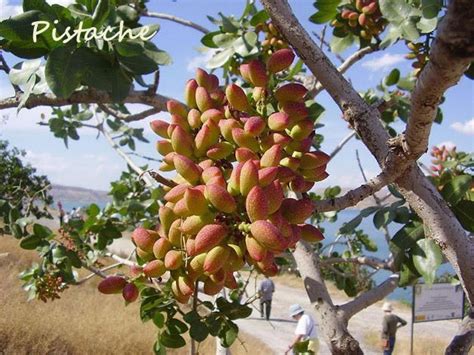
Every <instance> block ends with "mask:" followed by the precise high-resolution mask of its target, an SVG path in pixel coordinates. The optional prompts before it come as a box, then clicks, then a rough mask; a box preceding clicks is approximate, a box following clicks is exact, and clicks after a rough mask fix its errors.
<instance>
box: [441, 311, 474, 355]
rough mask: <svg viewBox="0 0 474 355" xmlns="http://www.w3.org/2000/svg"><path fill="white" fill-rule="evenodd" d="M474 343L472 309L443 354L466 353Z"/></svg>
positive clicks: (459, 354)
mask: <svg viewBox="0 0 474 355" xmlns="http://www.w3.org/2000/svg"><path fill="white" fill-rule="evenodd" d="M473 345H474V311H473V310H471V312H470V313H469V315H468V316H467V317H466V318H464V320H463V322H462V323H461V326H460V327H459V331H458V334H457V335H456V336H455V337H454V338H453V340H452V341H451V344H449V346H448V348H447V349H446V352H445V353H444V354H445V355H468V354H469V351H470V350H471V348H472V346H473Z"/></svg>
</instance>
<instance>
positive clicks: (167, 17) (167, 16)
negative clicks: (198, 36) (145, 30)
mask: <svg viewBox="0 0 474 355" xmlns="http://www.w3.org/2000/svg"><path fill="white" fill-rule="evenodd" d="M141 15H142V16H145V17H154V18H159V19H162V20H168V21H172V22H176V23H179V24H180V25H183V26H187V27H191V28H194V29H195V30H198V31H200V32H202V33H204V34H206V33H208V32H209V30H208V29H207V28H205V27H203V26H201V25H198V24H197V23H194V22H192V21H189V20H186V19H184V18H180V17H177V16H174V15H170V14H165V13H161V12H152V11H143V12H142V13H141Z"/></svg>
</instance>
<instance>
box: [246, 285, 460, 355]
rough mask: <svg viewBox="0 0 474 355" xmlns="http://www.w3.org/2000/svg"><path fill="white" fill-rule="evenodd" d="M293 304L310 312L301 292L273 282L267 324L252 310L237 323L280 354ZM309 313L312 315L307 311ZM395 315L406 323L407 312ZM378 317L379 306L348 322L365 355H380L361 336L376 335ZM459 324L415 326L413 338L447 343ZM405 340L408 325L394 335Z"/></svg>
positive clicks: (289, 334) (325, 349) (291, 324)
mask: <svg viewBox="0 0 474 355" xmlns="http://www.w3.org/2000/svg"><path fill="white" fill-rule="evenodd" d="M344 301H345V300H343V299H337V298H334V302H335V303H342V302H344ZM293 303H299V304H300V305H301V306H302V307H303V308H304V309H306V310H307V311H308V310H309V311H310V310H311V306H310V304H309V302H308V298H307V296H306V293H305V291H304V290H302V289H297V288H293V287H288V286H285V285H282V284H278V283H276V292H275V295H274V299H273V304H272V319H271V321H270V322H267V321H265V320H262V319H261V318H260V314H259V312H258V311H257V310H256V309H254V312H253V314H252V315H251V317H250V318H248V319H243V320H240V321H239V322H238V324H239V326H240V327H241V328H242V330H244V331H245V332H246V333H248V334H251V335H253V336H255V337H258V338H259V339H261V340H264V341H265V343H267V344H268V345H269V346H271V347H272V349H273V350H274V354H283V353H284V352H285V350H286V348H287V347H288V344H290V343H291V341H292V338H293V331H294V329H295V326H296V323H295V322H293V321H291V320H290V319H289V316H288V308H289V306H290V305H291V304H293ZM255 306H256V307H257V306H258V302H255ZM395 308H397V307H395ZM310 313H312V312H311V311H310ZM396 314H397V315H399V316H400V317H402V318H404V319H405V320H406V321H408V322H409V321H410V319H411V313H410V311H409V310H407V309H396ZM313 316H314V314H313ZM382 317H383V312H382V311H381V304H380V303H378V304H375V305H372V306H371V307H368V308H366V309H365V310H363V311H362V312H360V313H358V314H357V315H356V316H354V317H353V318H352V319H351V321H350V322H349V331H350V332H351V334H352V335H353V336H354V337H355V338H356V339H357V340H359V342H361V345H362V348H363V350H364V353H365V354H380V350H378V349H376V348H373V347H371V346H369V345H368V344H366V343H365V339H364V337H365V335H366V334H367V333H370V332H375V334H378V333H379V332H380V327H381V324H382ZM459 323H460V321H439V322H431V323H418V324H416V325H415V339H416V336H424V337H432V338H436V339H445V340H446V341H449V340H450V339H451V338H452V337H453V336H454V334H455V333H456V330H457V327H458V324H459ZM409 337H410V326H409V325H408V326H406V327H403V328H401V329H400V330H399V332H398V333H397V338H398V340H402V339H409ZM415 341H416V340H415ZM320 345H321V347H320V354H330V351H329V348H328V346H327V345H326V344H325V343H324V341H321V344H320ZM439 353H440V354H442V353H444V349H440V352H439Z"/></svg>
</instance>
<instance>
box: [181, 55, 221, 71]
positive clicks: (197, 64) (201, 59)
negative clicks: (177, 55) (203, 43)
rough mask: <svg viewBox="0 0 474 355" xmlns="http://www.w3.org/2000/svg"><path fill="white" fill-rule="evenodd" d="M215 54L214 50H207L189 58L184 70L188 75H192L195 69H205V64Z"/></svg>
mask: <svg viewBox="0 0 474 355" xmlns="http://www.w3.org/2000/svg"><path fill="white" fill-rule="evenodd" d="M215 52H216V51H215V50H208V51H206V52H204V53H200V54H199V55H197V56H195V57H193V58H191V59H190V60H188V64H187V65H186V70H187V71H188V72H190V73H194V72H195V71H196V69H197V68H205V67H206V66H207V62H208V61H209V60H210V59H211V58H212V56H213V55H214V54H215Z"/></svg>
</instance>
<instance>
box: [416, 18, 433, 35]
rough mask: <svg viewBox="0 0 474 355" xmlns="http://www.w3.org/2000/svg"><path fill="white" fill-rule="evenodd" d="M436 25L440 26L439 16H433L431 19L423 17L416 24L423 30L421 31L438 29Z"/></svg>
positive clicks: (429, 31)
mask: <svg viewBox="0 0 474 355" xmlns="http://www.w3.org/2000/svg"><path fill="white" fill-rule="evenodd" d="M436 26H438V18H437V17H433V18H431V19H427V18H425V17H422V18H421V19H420V21H418V23H417V24H416V27H417V28H418V29H419V30H420V31H421V33H431V32H433V31H434V30H435V29H436Z"/></svg>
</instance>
